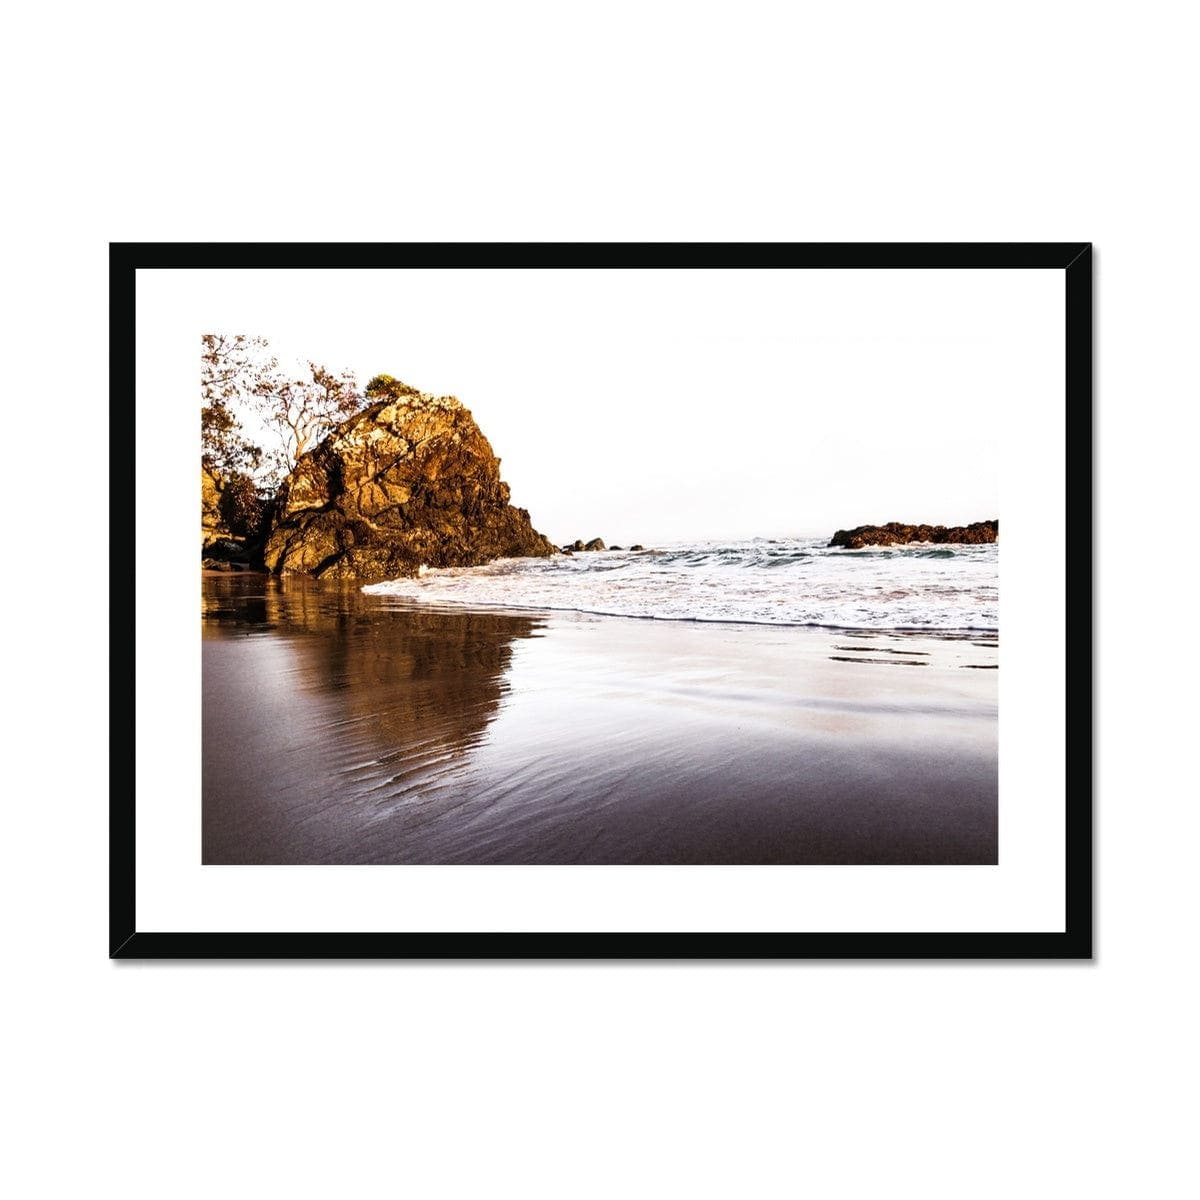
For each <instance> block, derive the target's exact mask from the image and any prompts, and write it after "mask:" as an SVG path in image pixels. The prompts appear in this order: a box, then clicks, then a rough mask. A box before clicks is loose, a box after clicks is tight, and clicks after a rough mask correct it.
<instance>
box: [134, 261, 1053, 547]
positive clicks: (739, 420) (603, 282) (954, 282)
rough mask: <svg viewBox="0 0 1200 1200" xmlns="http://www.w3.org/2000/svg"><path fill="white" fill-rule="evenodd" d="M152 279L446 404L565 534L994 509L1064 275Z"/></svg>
mask: <svg viewBox="0 0 1200 1200" xmlns="http://www.w3.org/2000/svg"><path fill="white" fill-rule="evenodd" d="M155 274H156V275H159V276H161V275H163V274H171V275H173V276H174V278H173V279H172V280H171V283H172V284H174V285H176V286H174V287H172V289H171V295H173V296H177V297H178V308H179V312H178V316H177V318H176V323H179V322H187V321H199V322H200V324H199V325H197V327H196V328H195V329H194V330H190V331H188V332H189V336H194V337H195V338H196V339H197V342H198V337H199V334H200V333H201V332H205V331H212V332H225V333H257V334H262V335H263V336H265V337H267V338H268V339H269V340H270V341H271V344H272V348H273V349H274V350H275V351H276V353H278V354H279V356H280V358H281V359H284V360H286V359H290V358H293V357H299V358H308V357H311V358H313V359H315V360H317V361H318V362H322V363H324V364H325V365H326V366H328V367H331V368H333V369H342V368H350V369H352V370H353V371H354V372H355V373H356V374H357V376H358V378H359V382H360V384H364V385H365V383H366V381H367V380H368V379H369V378H370V377H371V376H372V375H374V374H378V373H380V372H386V373H388V374H391V375H394V376H396V377H397V378H399V379H403V380H404V381H405V382H407V383H410V384H412V385H413V386H415V387H419V388H421V389H422V390H424V391H430V392H436V393H439V394H452V395H456V396H458V398H459V399H460V400H462V401H463V403H464V404H466V405H467V407H468V408H470V409H471V411H472V412H473V413H474V415H475V418H476V420H477V421H478V422H479V425H480V427H481V428H482V430H483V432H484V433H485V434H486V435H487V437H488V438H489V440H490V441H491V443H492V446H493V448H494V449H495V451H496V453H497V454H498V455H499V456H500V458H501V459H502V460H503V462H502V474H503V476H504V478H505V479H506V480H507V481H508V482H509V483H510V485H511V486H512V492H513V500H514V503H517V504H520V505H523V506H524V507H527V508H528V509H529V510H530V514H531V516H532V518H533V523H534V525H535V526H536V527H537V528H538V529H540V530H541V531H542V532H544V533H546V534H547V535H548V536H549V537H551V538H552V539H553V540H554V541H556V542H563V541H567V540H573V539H575V538H576V537H582V538H585V539H587V538H592V537H596V536H600V537H603V538H604V539H605V540H606V541H608V542H609V543H617V544H620V545H628V544H629V543H630V542H635V541H636V542H643V543H646V544H650V543H654V542H660V543H661V542H665V541H671V540H685V539H693V538H732V537H741V536H746V537H749V536H767V537H771V536H780V535H787V534H815V535H827V534H830V533H832V532H833V531H834V530H835V529H837V528H844V527H849V526H853V525H858V524H864V523H868V522H871V523H874V522H883V521H890V520H900V521H913V522H917V521H930V522H937V523H947V524H950V523H953V524H958V523H965V522H969V521H977V520H983V519H985V518H989V517H994V516H1000V515H1001V514H1000V510H999V486H1000V480H999V464H998V461H997V459H998V454H997V444H996V438H995V435H994V428H995V417H996V412H997V406H998V405H1003V404H1004V403H1005V402H1006V399H1008V398H1011V397H1012V396H1013V395H1014V389H1028V388H1031V387H1037V388H1045V387H1046V383H1047V372H1048V371H1055V370H1058V371H1060V370H1061V366H1060V363H1061V345H1062V337H1063V330H1062V311H1063V310H1062V303H1063V282H1062V281H1063V275H1062V272H1061V271H978V272H976V271H667V272H664V271H639V272H633V271H623V270H614V271H567V270H555V271H490V270H482V271H463V270H459V271H450V270H447V271H345V272H335V271H325V272H316V271H314V272H308V271H280V272H270V271H236V272H232V271H203V272H196V271H190V272H178V273H159V272H156V273H155ZM201 326H202V327H201ZM194 344H196V343H194ZM1052 390H1053V389H1052ZM1058 394H1060V395H1061V391H1059V392H1058ZM1055 415H1056V414H1055ZM1030 436H1034V437H1036V436H1037V431H1036V430H1030ZM1008 466H1011V467H1012V468H1013V469H1014V470H1017V471H1019V464H1006V467H1008Z"/></svg>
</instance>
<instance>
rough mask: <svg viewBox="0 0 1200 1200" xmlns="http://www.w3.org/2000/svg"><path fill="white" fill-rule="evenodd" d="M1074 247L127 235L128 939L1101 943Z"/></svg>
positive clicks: (117, 888)
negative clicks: (226, 240) (185, 239)
mask: <svg viewBox="0 0 1200 1200" xmlns="http://www.w3.org/2000/svg"><path fill="white" fill-rule="evenodd" d="M1091 273H1092V252H1091V246H1090V244H1088V243H1034V244H865V243H864V244H764V243H746V244H716V243H713V244H683V243H679V244H649V243H646V244H608V243H604V244H599V243H597V244H584V243H579V244H528V243H522V244H428V243H426V244H377V245H376V244H353V243H348V244H220V245H216V244H114V245H113V246H112V247H111V393H112V394H111V426H110V430H111V498H112V522H113V524H112V529H111V535H112V582H111V601H112V659H111V661H112V758H111V845H110V855H111V896H110V914H111V929H110V954H111V955H112V956H113V957H117V958H167V957H184V958H186V957H228V958H247V957H337V958H367V957H390V958H408V959H427V958H467V957H470V958H572V959H575V958H621V959H626V958H737V959H741V958H950V959H955V958H958V959H965V958H1088V957H1090V956H1091V944H1092V929H1091V926H1092V905H1091V889H1092V873H1091V729H1090V712H1091V526H1092V507H1091V390H1092V376H1091V356H1092V334H1091V311H1092V301H1091V278H1092V275H1091ZM197 466H199V468H200V486H199V488H197V486H196V474H197V472H196V468H197ZM131 513H132V514H133V521H132V528H133V545H132V547H131V546H130V527H131V522H130V519H129V515H130V514H131ZM1001 515H1003V528H1004V535H1005V536H1004V548H1003V551H1001V548H1000V528H1001ZM197 517H199V535H200V536H199V539H198V541H197V536H196V535H197ZM131 558H132V561H131Z"/></svg>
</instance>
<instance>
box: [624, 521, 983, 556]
mask: <svg viewBox="0 0 1200 1200" xmlns="http://www.w3.org/2000/svg"><path fill="white" fill-rule="evenodd" d="M999 540H1000V522H999V521H998V520H996V521H976V522H975V524H973V525H902V524H900V522H899V521H892V522H890V523H889V524H887V525H859V526H858V527H857V528H856V529H839V530H838V531H837V533H835V534H834V535H833V538H832V540H831V541H830V543H829V545H830V546H831V547H832V546H843V547H845V548H846V549H847V550H861V549H862V548H863V547H864V546H898V545H905V544H907V543H909V542H932V543H934V544H935V545H947V544H949V543H957V544H963V545H978V544H980V543H983V542H996V541H999ZM635 548H636V547H635Z"/></svg>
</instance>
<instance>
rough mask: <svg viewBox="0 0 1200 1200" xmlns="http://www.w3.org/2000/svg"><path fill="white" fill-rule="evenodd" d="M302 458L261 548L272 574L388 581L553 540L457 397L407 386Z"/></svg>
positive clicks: (525, 553) (519, 552) (526, 552)
mask: <svg viewBox="0 0 1200 1200" xmlns="http://www.w3.org/2000/svg"><path fill="white" fill-rule="evenodd" d="M403 393H404V394H402V395H393V396H389V397H387V398H385V399H383V400H380V401H378V402H376V403H375V404H372V405H371V406H370V407H369V408H366V409H364V410H363V411H362V412H360V413H356V414H355V415H354V416H353V417H351V418H349V420H347V421H345V422H344V423H343V424H341V425H340V426H338V427H337V428H336V429H335V430H334V431H333V432H332V433H331V434H330V435H329V436H328V437H327V438H326V439H325V440H324V441H323V442H321V444H320V445H319V446H317V447H316V448H315V449H313V450H311V451H310V452H309V453H307V454H305V455H304V456H303V457H302V458H301V459H300V461H299V462H298V463H297V464H296V467H295V469H294V470H293V471H292V473H291V475H290V476H289V477H288V479H287V480H286V482H285V483H284V485H283V487H282V488H281V489H280V491H279V494H278V495H277V496H276V498H275V502H274V507H273V511H272V513H271V518H270V529H269V533H268V536H267V539H266V544H265V547H264V551H263V558H264V561H265V564H266V567H267V569H268V570H270V571H274V572H302V573H304V574H307V575H316V576H321V577H330V578H338V579H363V580H370V579H386V578H396V577H398V576H401V575H413V574H416V572H417V570H418V568H419V567H421V566H422V565H425V566H431V567H464V566H477V565H479V564H481V563H486V562H489V561H491V560H492V559H494V558H508V557H529V556H539V557H540V556H545V555H549V554H553V553H554V551H555V548H554V546H553V545H551V543H550V542H549V541H547V540H546V538H544V537H543V536H542V535H541V534H540V533H538V531H537V530H536V529H534V528H533V525H532V524H531V523H530V520H529V513H528V512H526V510H525V509H523V508H514V507H513V506H512V505H511V504H510V503H509V487H508V484H506V483H504V482H502V481H501V479H500V460H499V459H498V458H497V457H496V456H495V454H494V453H493V452H492V447H491V445H490V444H489V443H488V440H487V438H486V437H484V436H483V434H482V432H480V429H479V427H478V426H477V425H476V424H475V420H474V418H473V417H472V416H471V414H470V412H469V411H468V410H467V409H466V408H465V407H463V405H462V404H460V403H459V401H458V400H456V399H455V398H454V397H453V396H431V395H427V394H425V393H420V392H416V391H415V390H413V389H408V388H404V389H403Z"/></svg>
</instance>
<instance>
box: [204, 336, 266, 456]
mask: <svg viewBox="0 0 1200 1200" xmlns="http://www.w3.org/2000/svg"><path fill="white" fill-rule="evenodd" d="M266 350H267V343H266V341H265V339H263V338H260V337H246V336H244V335H243V334H240V333H239V334H235V335H233V336H230V335H228V334H223V333H206V334H203V335H202V336H201V338H200V437H201V464H202V465H203V466H204V467H205V468H206V469H207V470H208V471H209V472H211V473H212V474H214V475H215V476H216V477H218V478H222V479H226V478H232V477H233V476H235V475H239V474H244V473H246V472H251V473H253V472H254V471H256V470H258V468H259V466H260V465H261V463H262V450H261V448H260V447H258V446H256V445H255V444H254V443H253V442H251V441H250V439H249V438H248V437H247V436H246V434H245V431H244V430H243V428H242V423H241V419H240V412H239V410H242V409H244V406H245V405H246V403H247V401H248V400H249V397H250V396H251V395H252V394H253V392H254V389H255V387H256V386H258V384H259V383H260V381H261V380H262V378H263V377H264V375H265V373H266V372H267V371H268V370H269V369H271V368H272V367H273V366H274V360H273V359H269V358H267V356H266Z"/></svg>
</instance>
